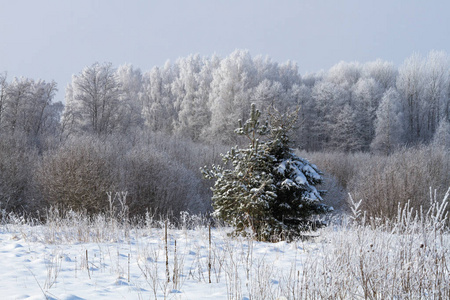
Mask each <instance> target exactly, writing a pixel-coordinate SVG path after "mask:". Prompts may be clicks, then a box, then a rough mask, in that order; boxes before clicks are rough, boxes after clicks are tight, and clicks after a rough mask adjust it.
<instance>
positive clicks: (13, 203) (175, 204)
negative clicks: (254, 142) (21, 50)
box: [0, 50, 450, 212]
mask: <svg viewBox="0 0 450 300" xmlns="http://www.w3.org/2000/svg"><path fill="white" fill-rule="evenodd" d="M56 91H57V85H56V83H55V82H50V83H49V82H45V81H42V80H34V79H29V78H13V79H11V80H10V79H9V78H8V77H7V74H6V73H1V75H0V138H1V142H0V158H1V160H0V177H1V178H0V202H1V206H0V208H3V209H9V210H23V211H35V210H37V209H38V208H40V207H43V206H48V205H60V204H65V203H70V205H71V206H73V207H77V208H82V209H87V206H86V205H85V204H86V201H91V204H89V205H88V207H89V210H90V211H92V212H98V211H101V210H102V209H103V208H104V207H105V206H106V205H107V203H106V191H118V190H127V191H129V193H128V195H129V197H130V199H129V201H130V205H131V206H133V205H134V211H135V212H138V211H142V208H145V209H151V208H152V209H155V210H158V211H160V212H167V211H170V210H172V209H175V210H176V209H178V210H180V209H191V210H193V211H197V212H199V211H201V212H204V211H207V210H208V207H209V204H210V202H209V201H210V200H209V199H210V197H211V194H210V192H209V191H208V184H207V183H205V182H204V181H202V179H201V174H200V172H199V171H198V168H199V167H201V166H204V165H205V164H209V163H214V162H215V161H217V160H218V159H220V158H218V154H219V153H220V152H221V151H222V150H223V149H226V148H224V147H223V146H222V145H227V146H229V145H235V144H240V143H242V140H239V137H238V136H236V135H235V134H234V129H235V128H236V124H237V121H238V120H239V119H241V120H246V119H248V117H249V114H250V110H249V108H250V104H251V103H255V104H256V106H257V107H258V109H260V110H261V112H262V113H263V114H264V113H266V112H267V111H268V110H269V109H271V108H275V109H277V110H278V111H280V112H281V113H285V112H288V111H298V114H299V116H298V117H299V120H300V122H299V124H298V126H297V127H296V128H295V129H294V134H293V139H294V142H295V146H296V147H298V148H300V149H303V150H305V151H309V152H311V151H343V152H371V153H381V154H392V153H394V152H395V151H396V150H397V149H398V148H401V147H404V146H416V145H422V144H429V143H437V144H441V145H443V146H444V147H447V149H448V148H449V147H450V137H449V136H450V130H449V128H450V125H449V122H450V58H449V56H448V54H447V53H445V52H438V51H432V52H430V53H429V54H428V55H427V56H426V57H421V56H419V55H417V54H414V55H412V56H411V57H409V58H407V59H406V60H405V61H404V63H403V64H402V65H401V66H400V67H398V68H397V67H395V66H394V64H393V63H390V62H386V61H382V60H376V61H373V62H368V63H357V62H350V63H348V62H340V63H338V64H336V65H335V66H333V67H332V68H330V69H329V70H327V71H320V72H317V73H312V74H305V75H300V73H299V69H298V65H297V64H296V63H294V62H290V61H288V62H286V63H277V62H274V61H272V60H271V59H270V58H269V57H263V56H257V57H252V56H251V55H250V53H249V52H248V51H244V50H236V51H234V52H233V53H231V54H230V55H228V56H226V57H224V58H220V57H218V56H215V55H213V56H211V57H201V56H199V55H189V56H188V57H185V58H180V59H178V60H177V61H175V62H173V63H171V62H167V63H166V64H165V65H164V66H160V67H154V68H152V69H151V70H150V71H146V72H142V71H141V70H140V69H139V68H135V67H133V66H132V65H122V66H119V67H117V68H116V67H114V66H112V64H110V63H94V64H93V65H90V66H87V67H85V68H84V69H83V70H81V71H80V72H79V73H78V74H76V75H73V77H72V80H71V82H70V83H69V84H68V85H67V87H66V89H65V103H64V104H63V103H62V102H55V101H54V96H55V92H56ZM325 171H326V170H325ZM181 187H182V188H181ZM176 191H179V193H178V192H176ZM187 197H189V200H186V199H187ZM80 199H84V200H80ZM80 201H81V202H80ZM132 211H133V209H132Z"/></svg>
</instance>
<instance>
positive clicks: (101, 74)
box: [63, 63, 123, 134]
mask: <svg viewBox="0 0 450 300" xmlns="http://www.w3.org/2000/svg"><path fill="white" fill-rule="evenodd" d="M120 96H121V89H120V84H119V81H118V79H117V75H116V72H115V70H114V69H113V68H112V65H111V64H110V63H104V64H99V63H95V64H93V65H92V66H90V67H86V68H84V70H83V71H82V72H81V73H80V74H78V75H74V76H73V77H72V82H71V83H70V84H69V86H68V89H67V90H66V104H67V105H66V109H65V111H64V116H63V117H64V119H65V120H64V123H65V125H66V128H65V129H66V130H69V131H75V132H76V131H80V130H81V131H87V132H93V133H96V134H107V133H111V132H113V131H114V130H115V129H116V127H118V124H119V122H120V121H121V119H122V113H123V112H122V110H121V107H120V105H119V104H120V101H119V99H120Z"/></svg>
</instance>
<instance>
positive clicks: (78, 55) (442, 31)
mask: <svg viewBox="0 0 450 300" xmlns="http://www.w3.org/2000/svg"><path fill="white" fill-rule="evenodd" d="M235 49H248V50H249V51H250V53H251V54H252V56H256V55H259V54H262V55H268V56H269V57H271V58H272V59H273V60H274V61H277V62H280V63H281V62H285V61H287V60H292V61H295V62H297V63H298V65H299V68H300V73H301V74H305V73H306V72H316V71H319V70H321V69H325V70H326V69H328V68H330V67H331V66H332V65H334V64H336V63H338V62H339V61H341V60H344V61H359V62H367V61H372V60H375V59H377V58H381V59H383V60H387V61H392V62H394V63H395V64H396V65H397V66H398V65H400V64H401V63H402V62H403V60H404V59H405V58H407V57H409V56H410V55H411V54H413V53H414V52H418V53H420V54H422V55H426V54H427V53H428V52H429V51H430V50H444V51H446V52H447V53H450V1H448V0H440V1H437V0H435V1H433V0H431V1H425V0H423V1H417V0H408V1H407V0H402V1H395V0H376V1H369V0H334V1H320V0H311V1H303V0H297V1H279V0H278V1H262V0H252V1H245V0H241V1H237V0H236V1H235V0H226V1H214V0H209V1H207V0H204V1H202V0H189V1H188V0H185V1H144V0H126V1H118V0H97V1H95V0H91V1H88V0H76V1H71V0H70V1H69V0H39V1H37V0H29V1H25V0H14V1H12V0H0V72H4V71H7V72H8V78H9V79H10V80H11V79H12V77H14V76H26V77H31V78H35V79H38V78H42V79H44V80H47V81H50V80H52V79H54V80H55V81H56V82H57V83H58V87H59V90H60V92H59V93H58V95H57V99H55V100H63V97H64V89H65V87H66V85H67V83H68V82H70V80H71V76H72V74H77V73H79V72H80V71H81V70H82V68H83V67H84V66H88V65H91V64H92V63H94V62H96V61H98V62H112V63H113V65H114V66H119V65H121V64H124V63H131V64H133V65H134V66H135V67H139V68H140V69H141V70H142V71H147V70H150V69H151V68H152V67H153V66H162V65H163V64H164V63H165V62H166V61H167V60H171V61H175V60H176V59H177V58H179V57H185V56H187V55H189V54H192V53H199V54H200V55H202V56H210V55H212V54H213V53H216V54H218V55H220V56H221V57H224V56H226V55H228V54H230V53H231V52H232V51H234V50H235Z"/></svg>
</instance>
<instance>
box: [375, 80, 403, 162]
mask: <svg viewBox="0 0 450 300" xmlns="http://www.w3.org/2000/svg"><path fill="white" fill-rule="evenodd" d="M403 124H404V122H403V113H402V110H401V103H400V95H399V93H398V92H397V91H396V90H395V89H394V88H390V89H389V90H387V91H386V93H385V94H384V95H383V98H382V100H381V104H380V106H379V107H378V110H377V119H376V121H375V138H374V139H373V141H372V143H371V145H370V147H371V149H372V150H374V151H379V152H382V153H384V154H391V153H392V152H393V151H394V150H395V149H396V148H397V147H398V146H399V145H401V144H402V143H403V137H404V129H403Z"/></svg>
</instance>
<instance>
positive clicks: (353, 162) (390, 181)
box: [301, 145, 450, 219]
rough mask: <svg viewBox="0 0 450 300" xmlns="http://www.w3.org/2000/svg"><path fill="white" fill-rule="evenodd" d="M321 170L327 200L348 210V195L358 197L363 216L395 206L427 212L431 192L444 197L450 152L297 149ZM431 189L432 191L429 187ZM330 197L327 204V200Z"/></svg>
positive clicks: (388, 214)
mask: <svg viewBox="0 0 450 300" xmlns="http://www.w3.org/2000/svg"><path fill="white" fill-rule="evenodd" d="M301 155H303V156H304V157H306V158H308V159H309V160H311V161H314V162H316V164H317V165H318V167H319V168H321V169H322V170H326V174H325V175H324V176H325V186H324V187H323V188H325V189H328V191H329V193H331V195H330V194H329V195H328V197H325V199H326V202H325V203H327V204H329V205H335V206H336V205H337V207H338V208H340V209H343V210H347V211H348V206H347V200H348V194H349V193H350V194H351V195H352V197H353V198H354V199H358V200H359V199H361V200H362V203H361V209H362V210H363V211H366V213H367V214H368V216H371V217H379V218H389V219H392V218H394V217H396V212H397V207H398V205H399V204H400V205H401V206H404V205H406V204H407V203H409V205H410V206H411V207H414V208H415V209H420V207H422V208H423V209H424V210H427V209H428V208H429V207H430V201H429V199H430V192H431V194H432V195H434V194H435V193H436V196H437V197H443V196H444V194H445V192H446V191H447V189H448V187H449V186H450V151H449V149H448V148H444V147H437V146H435V145H428V146H418V147H413V148H402V149H399V150H397V151H396V152H394V153H393V154H391V155H383V154H371V153H341V152H314V153H305V152H304V153H301ZM430 189H431V191H430ZM327 201H329V202H327Z"/></svg>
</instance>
